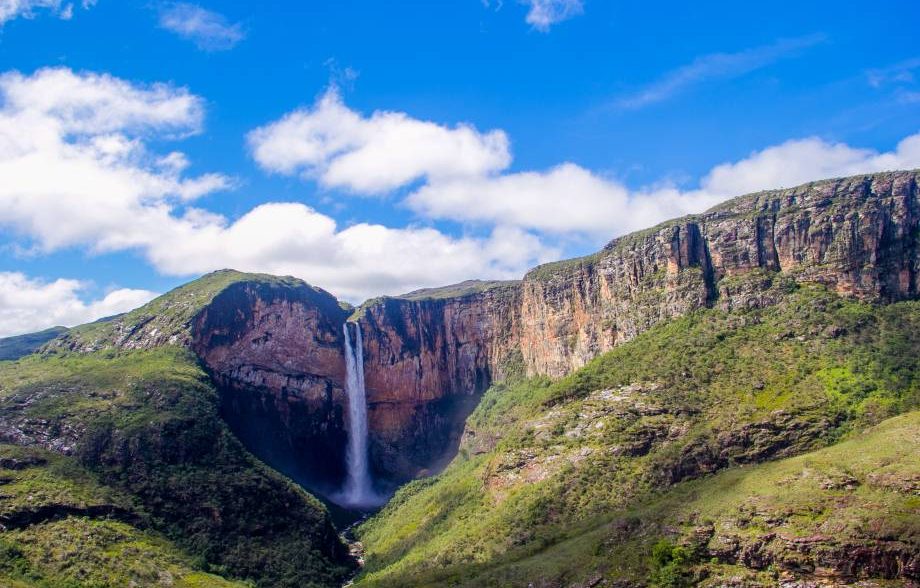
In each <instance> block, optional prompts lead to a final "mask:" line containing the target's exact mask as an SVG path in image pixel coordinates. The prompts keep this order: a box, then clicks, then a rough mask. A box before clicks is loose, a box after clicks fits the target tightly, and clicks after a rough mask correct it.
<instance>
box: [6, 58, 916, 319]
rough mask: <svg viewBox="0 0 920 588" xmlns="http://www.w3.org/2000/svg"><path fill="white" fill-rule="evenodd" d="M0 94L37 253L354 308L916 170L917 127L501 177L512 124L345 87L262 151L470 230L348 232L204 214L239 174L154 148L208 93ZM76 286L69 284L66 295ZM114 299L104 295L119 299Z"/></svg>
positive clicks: (83, 87) (56, 74) (34, 81)
mask: <svg viewBox="0 0 920 588" xmlns="http://www.w3.org/2000/svg"><path fill="white" fill-rule="evenodd" d="M0 96H2V99H3V101H2V104H0V177H3V178H4V181H3V182H2V183H0V225H3V226H5V227H8V228H10V229H12V230H13V231H14V232H16V233H18V234H19V235H21V236H22V237H24V238H25V240H26V241H25V245H27V246H31V248H32V249H33V250H35V251H38V252H50V251H55V250H59V249H62V248H67V247H84V248H88V249H90V250H91V251H94V252H106V251H122V250H133V251H136V252H138V253H139V254H140V255H142V256H143V257H144V258H146V259H147V260H148V261H149V262H150V263H151V265H152V266H153V267H154V268H155V269H156V270H157V271H159V272H161V273H165V274H169V275H176V276H192V275H195V274H199V273H202V272H206V271H210V270H214V269H219V268H222V267H235V268H237V269H240V270H246V271H260V272H269V273H280V274H291V275H296V276H298V277H301V278H303V279H305V280H306V281H308V282H310V283H314V284H316V285H318V286H322V287H324V288H327V289H329V290H331V291H332V292H334V293H335V294H337V295H339V296H342V297H345V298H346V299H348V300H350V301H354V302H358V301H360V300H362V299H363V298H366V297H369V296H373V295H379V294H395V293H399V292H405V291H408V290H412V289H416V288H420V287H427V286H436V285H443V284H445V283H451V282H456V281H460V280H463V279H468V278H471V277H482V278H513V277H519V276H520V275H521V274H522V273H523V272H524V270H526V269H527V268H529V267H531V266H532V265H534V264H536V263H539V262H543V261H549V260H552V259H555V258H558V257H559V256H560V255H561V254H562V250H561V249H560V248H559V247H554V246H552V244H559V243H565V242H567V240H568V239H570V238H572V237H581V238H584V237H589V238H591V239H592V240H596V241H598V242H600V241H602V240H607V239H609V238H611V237H613V236H615V235H618V234H622V233H624V232H627V231H629V230H633V229H639V228H643V227H646V226H649V225H651V224H654V223H655V222H658V221H661V220H664V219H666V218H669V217H672V216H676V215H679V214H683V213H687V212H696V211H700V210H703V209H705V208H707V207H708V206H710V205H712V204H714V203H716V202H718V201H720V200H724V199H725V198H728V197H731V196H735V195H737V194H739V193H743V192H749V191H752V190H758V189H764V188H773V187H779V186H783V185H786V186H789V185H794V184H798V183H801V182H804V181H808V180H814V179H820V178H822V177H827V176H837V175H847V174H854V173H861V172H870V171H879V170H883V169H895V168H907V167H918V166H920V134H918V135H913V136H910V137H908V138H906V139H905V140H903V141H902V142H901V143H900V144H899V145H898V146H897V148H896V149H894V150H892V151H889V152H877V151H875V150H871V149H859V148H854V147H851V146H848V145H844V144H837V143H829V142H826V141H822V140H820V139H816V138H810V139H803V140H798V141H789V142H786V143H783V144H781V145H777V146H773V147H769V148H767V149H764V150H762V151H758V152H755V153H752V154H751V155H750V156H748V157H747V158H745V159H742V160H740V161H735V162H729V163H725V164H722V165H719V166H716V167H714V168H713V169H712V170H711V171H710V172H709V173H708V174H706V175H705V176H703V177H702V179H701V180H700V182H699V184H698V186H696V187H694V188H693V189H689V190H682V189H680V188H678V187H676V186H668V185H665V186H655V187H649V188H645V189H639V190H632V189H629V188H628V187H627V186H625V185H624V184H622V183H621V182H618V181H616V180H614V179H610V178H606V177H602V176H599V175H597V174H595V173H593V172H591V171H589V170H586V169H584V168H581V167H579V166H577V165H575V164H572V163H566V164H562V165H559V166H556V167H554V168H551V169H549V170H545V171H525V172H514V173H510V172H504V171H503V170H506V169H507V166H508V165H509V164H510V159H511V156H510V149H509V147H508V140H507V137H506V136H505V134H504V133H502V132H501V131H491V132H490V133H486V134H482V133H479V132H477V131H475V130H474V129H472V128H471V127H464V126H459V127H445V126H439V125H436V124H434V123H431V122H425V121H419V120H415V119H412V118H411V117H409V116H408V115H406V114H403V113H376V114H374V115H372V116H370V117H362V116H361V115H359V114H357V113H354V112H353V111H351V110H349V109H348V108H347V107H345V106H344V105H343V104H342V103H341V99H340V98H339V97H338V96H335V95H327V96H326V97H324V98H323V100H322V101H321V102H320V103H319V104H317V106H316V107H315V108H314V109H312V110H309V111H298V112H297V113H294V114H297V115H298V116H293V115H289V116H288V117H285V118H284V119H282V120H281V121H279V122H278V123H274V124H272V125H268V126H267V127H264V128H263V129H260V130H259V131H256V132H255V133H253V135H252V137H253V138H252V139H251V140H252V141H253V150H254V154H255V155H256V157H260V156H262V157H267V161H271V162H272V165H275V166H277V169H279V171H280V170H287V172H286V173H302V174H305V175H306V176H307V177H315V178H317V179H318V180H319V181H320V182H325V183H326V184H329V185H335V186H341V187H344V188H347V189H349V190H352V191H355V192H363V193H377V192H379V191H383V190H387V189H395V188H406V187H410V189H412V188H411V186H413V185H415V184H416V183H420V186H418V187H416V188H415V189H414V191H413V192H411V193H410V194H409V196H408V197H407V198H406V200H405V201H404V203H405V204H406V205H407V206H409V207H410V208H411V209H413V210H415V211H416V212H417V213H418V214H420V215H421V216H422V217H425V218H428V219H445V220H447V221H459V222H461V223H469V224H470V225H471V227H468V228H472V229H475V232H473V233H469V234H468V235H465V236H460V237H454V236H450V235H447V234H445V233H443V232H441V231H439V230H437V229H435V228H432V227H426V226H406V227H386V226H382V225H379V224H369V223H360V224H355V225H352V226H340V225H339V224H337V222H336V221H335V220H334V219H333V218H331V217H329V216H326V215H324V214H322V213H320V212H318V211H316V210H314V209H312V208H310V207H308V206H305V205H304V204H302V203H291V202H288V203H284V202H267V203H264V204H262V205H260V206H257V207H256V208H254V209H252V210H250V211H248V212H247V213H245V214H243V215H242V216H241V217H240V218H238V219H229V218H226V217H224V216H222V215H219V214H215V213H213V212H210V211H208V210H205V209H203V208H198V207H195V205H194V202H195V199H196V198H199V197H201V196H204V195H206V194H209V193H211V192H213V191H214V190H218V189H221V188H225V187H227V186H228V185H229V184H231V180H229V179H228V178H226V177H225V176H222V175H219V174H206V175H201V176H190V175H188V170H189V167H190V164H189V161H188V159H187V157H186V156H185V155H184V154H183V153H181V152H179V151H172V152H166V153H153V152H152V151H151V149H150V147H149V145H150V144H151V142H152V141H153V140H162V139H169V138H172V139H176V138H181V137H183V136H186V135H188V134H191V133H195V132H198V131H199V130H200V129H201V126H202V119H203V108H202V105H201V100H200V99H199V98H198V97H196V96H194V95H191V94H190V93H189V92H188V91H187V90H185V89H181V88H174V87H172V86H165V85H155V86H140V85H137V84H132V83H129V82H126V81H124V80H118V79H116V78H112V77H110V76H99V75H94V74H85V73H84V74H78V73H74V72H72V71H70V70H67V69H49V70H40V71H38V72H36V73H34V74H32V75H31V76H25V75H22V74H19V73H15V72H14V73H7V74H3V75H0ZM323 101H326V102H327V104H325V105H324V104H323V103H322V102H323ZM288 123H290V124H291V127H292V128H293V129H294V131H296V132H290V133H289V132H288V129H287V128H286V125H287V124H288ZM279 129H281V130H282V131H284V132H280V131H279ZM304 129H306V131H304ZM407 129H408V130H407ZM276 131H279V132H276ZM279 137H280V138H282V139H284V140H281V139H279ZM419 137H423V139H424V140H423V139H419ZM263 139H264V140H263ZM278 140H280V141H281V143H280V144H279V143H275V141H278ZM287 140H290V141H291V142H290V144H289V145H286V144H285V141H287ZM425 146H427V147H428V148H429V151H430V153H426V152H425V150H424V149H423V147H425ZM260 148H264V149H265V151H262V152H261V155H260V151H259V149H260ZM458 158H459V159H461V160H462V161H460V162H459V163H458V161H457V159H458ZM336 170H340V171H336ZM342 170H344V171H342ZM7 234H8V235H9V233H7ZM479 235H485V236H479ZM548 243H549V244H550V245H547V244H548ZM15 245H20V243H15ZM17 279H18V280H19V283H25V282H29V280H28V279H27V278H21V277H20V278H17ZM23 280H25V282H24V281H23ZM8 282H9V283H14V281H13V279H12V278H9V279H8ZM52 284H57V282H52ZM68 284H69V283H68V282H66V281H65V282H62V283H61V284H58V286H57V288H58V290H61V291H65V292H66V291H67V286H68ZM40 285H41V286H42V288H45V287H47V286H48V284H40ZM11 288H13V287H12V286H11ZM33 289H35V288H33ZM39 289H40V288H39ZM58 290H54V289H52V290H51V291H58ZM70 291H72V292H77V291H78V288H77V286H75V285H73V286H72V288H71V290H70ZM62 296H63V295H62ZM126 297H128V298H130V296H128V295H126ZM116 298H117V297H116ZM106 300H108V302H105V301H102V302H100V303H99V304H103V302H104V303H105V305H108V306H105V305H103V306H104V307H105V308H108V307H109V306H115V301H113V299H110V298H107V299H106ZM17 304H22V303H21V302H17ZM125 304H127V302H126V303H125ZM84 306H86V307H88V308H103V306H98V307H97V306H93V304H91V303H90V304H85V305H84ZM12 307H13V306H11V308H12ZM70 307H71V308H77V309H79V308H80V306H79V305H77V306H73V305H71V306H70ZM74 312H76V311H74ZM86 312H87V313H88V314H92V313H89V311H86ZM93 312H95V311H93ZM100 312H101V311H100ZM14 314H15V313H14ZM21 316H22V317H24V318H23V319H22V320H23V321H24V322H21V323H17V326H15V327H6V328H8V329H9V330H10V331H11V330H12V329H13V328H16V329H20V330H34V329H36V328H39V327H40V326H42V325H47V323H48V321H49V320H51V318H48V319H45V318H43V317H42V314H41V313H40V312H34V313H32V314H29V313H28V312H26V311H23V312H22V313H21ZM30 316H31V317H33V318H32V319H29V318H28V317H30ZM74 316H76V314H75V315H74ZM39 319H41V320H39ZM5 320H8V321H12V320H14V319H11V318H7V319H5ZM54 320H59V319H54ZM74 320H76V319H74Z"/></svg>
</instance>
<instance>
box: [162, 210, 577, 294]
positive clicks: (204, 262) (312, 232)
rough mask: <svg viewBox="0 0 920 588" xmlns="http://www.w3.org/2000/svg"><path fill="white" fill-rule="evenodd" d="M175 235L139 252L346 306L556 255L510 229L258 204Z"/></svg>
mask: <svg viewBox="0 0 920 588" xmlns="http://www.w3.org/2000/svg"><path fill="white" fill-rule="evenodd" d="M177 229H180V230H178V231H177V232H176V234H175V235H174V236H173V237H172V238H171V240H170V241H169V242H163V243H152V244H150V246H149V247H148V249H147V252H148V256H149V258H150V260H151V262H152V263H153V264H154V265H155V266H156V267H157V268H159V269H160V270H161V271H164V272H166V273H170V274H174V275H187V274H197V273H201V272H205V271H210V270H214V269H218V268H220V267H233V268H236V269H239V270H242V271H258V272H267V273H272V274H285V275H295V276H299V277H301V278H303V279H305V280H307V281H308V282H311V283H313V284H316V285H319V286H322V287H324V288H327V289H329V290H331V291H332V292H334V293H335V294H336V295H338V296H340V297H343V298H345V299H347V300H349V301H352V302H360V301H362V300H364V299H366V298H369V297H371V296H376V295H380V294H398V293H402V292H407V291H410V290H415V289H417V288H421V287H427V286H435V285H443V284H450V283H453V282H457V281H461V280H463V279H468V278H470V277H481V278H493V279H513V278H519V277H520V276H521V275H522V274H523V272H524V271H525V270H526V269H527V268H529V267H531V266H533V265H534V264H537V263H542V262H545V261H550V260H553V259H556V258H558V256H559V251H558V250H555V249H552V248H550V247H546V246H544V245H543V244H542V243H541V242H540V240H539V239H537V237H535V236H534V235H532V234H530V233H528V232H526V231H523V230H521V229H517V228H510V227H497V228H495V229H493V230H492V232H491V234H490V235H489V236H488V237H487V238H473V237H469V238H465V237H461V238H453V237H449V236H447V235H445V234H443V233H441V232H439V231H437V230H435V229H432V228H427V227H412V226H410V227H404V228H390V227H385V226H382V225H379V224H369V223H360V224H356V225H352V226H347V227H339V226H337V224H336V222H335V221H334V220H333V219H332V218H330V217H328V216H326V215H323V214H321V213H319V212H317V211H315V210H313V209H311V208H309V207H307V206H304V205H303V204H299V203H268V204H263V205H261V206H258V207H256V208H254V209H253V210H251V211H250V212H248V213H247V214H246V215H244V216H243V217H241V218H240V219H238V220H236V221H235V222H232V223H226V224H220V223H212V224H209V225H206V226H197V227H189V226H186V227H181V228H180V227H177Z"/></svg>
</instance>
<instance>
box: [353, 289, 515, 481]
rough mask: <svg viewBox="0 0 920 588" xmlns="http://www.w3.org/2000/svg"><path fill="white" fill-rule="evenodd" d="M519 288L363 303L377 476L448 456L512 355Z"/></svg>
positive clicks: (421, 469) (422, 468)
mask: <svg viewBox="0 0 920 588" xmlns="http://www.w3.org/2000/svg"><path fill="white" fill-rule="evenodd" d="M476 286H478V287H476ZM518 294H519V284H518V283H517V282H507V283H491V284H476V285H473V287H472V288H470V289H467V290H464V291H463V292H462V293H460V294H459V295H457V296H451V297H439V292H438V291H429V292H426V293H424V294H421V295H419V296H409V297H404V298H385V299H382V300H380V301H378V302H376V303H373V304H371V305H368V306H367V307H366V308H365V309H364V312H363V313H362V314H361V315H360V317H359V318H358V321H357V322H358V324H359V325H360V326H361V330H362V333H363V335H364V366H365V381H366V388H367V398H368V417H369V429H370V441H371V444H370V451H371V459H372V462H373V464H374V467H375V469H376V473H377V475H378V477H379V476H383V477H384V478H387V477H389V478H391V479H392V478H395V479H396V480H404V479H406V478H411V477H414V476H415V475H418V474H422V473H425V472H426V471H431V470H432V469H437V468H439V467H440V466H441V465H443V464H445V463H446V461H447V460H448V459H449V458H450V457H452V456H453V452H454V451H456V448H457V445H458V443H459V439H460V434H461V433H462V431H463V423H464V421H465V420H466V417H467V416H469V413H470V412H471V411H472V409H473V408H475V405H476V403H477V402H478V399H479V395H480V394H481V393H482V392H484V391H485V389H486V388H488V387H489V385H490V383H491V382H492V381H493V380H494V379H496V378H500V377H501V376H502V373H503V372H502V370H503V369H505V367H506V365H507V364H508V362H509V361H510V360H512V359H513V357H512V355H513V350H514V349H515V341H516V336H515V332H514V328H515V320H514V315H515V309H516V308H517V301H518Z"/></svg>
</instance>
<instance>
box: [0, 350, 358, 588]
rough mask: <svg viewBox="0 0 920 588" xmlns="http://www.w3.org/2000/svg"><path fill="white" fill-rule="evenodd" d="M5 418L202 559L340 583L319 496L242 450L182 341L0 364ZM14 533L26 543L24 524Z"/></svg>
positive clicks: (94, 555)
mask: <svg viewBox="0 0 920 588" xmlns="http://www.w3.org/2000/svg"><path fill="white" fill-rule="evenodd" d="M0 425H2V427H3V430H2V432H3V434H4V436H5V437H6V438H7V439H9V438H12V439H14V440H16V441H17V442H20V443H23V442H24V443H39V444H41V445H43V446H46V447H52V448H55V449H57V450H58V451H68V452H71V453H72V454H73V456H74V457H73V458H70V461H73V462H74V463H75V464H79V465H81V466H82V467H84V468H86V469H87V470H89V471H91V472H92V473H93V476H94V477H95V479H97V480H98V481H99V483H100V484H102V485H104V486H107V487H109V488H113V489H116V490H117V491H118V492H120V493H121V494H123V495H127V496H129V497H131V498H132V500H133V501H134V502H133V507H132V511H131V512H133V513H134V514H135V515H136V516H137V517H138V519H139V520H140V521H141V522H143V524H144V525H147V526H149V527H150V528H152V529H155V530H156V531H158V532H160V533H162V534H164V535H165V536H166V537H167V538H169V539H170V540H171V541H173V542H175V543H176V544H177V545H178V546H179V547H180V548H181V549H182V550H184V551H186V552H187V553H189V554H192V555H193V556H195V557H196V561H198V562H199V563H200V565H201V568H202V569H204V570H207V571H212V572H215V573H218V574H221V575H226V576H228V577H237V578H252V579H255V580H257V581H258V582H259V584H260V585H264V586H297V587H300V586H331V585H338V583H340V580H341V578H342V577H344V576H345V575H346V574H347V573H348V570H349V564H348V561H347V558H346V556H345V554H344V547H343V546H342V545H341V544H340V543H339V541H338V538H337V537H336V534H335V531H334V529H333V528H332V525H331V522H330V520H329V518H328V514H327V512H326V510H325V508H324V507H323V506H322V505H321V504H320V503H319V502H318V501H316V500H315V499H314V498H313V497H311V496H310V495H308V494H307V493H305V492H304V491H302V490H301V489H300V488H299V487H296V486H295V485H294V484H292V483H291V482H289V481H287V480H286V479H284V478H282V477H281V476H280V475H278V474H276V473H275V472H274V471H272V470H270V469H268V468H267V467H265V466H263V465H262V464H261V463H260V462H258V461H257V460H256V459H255V458H253V457H252V456H251V455H249V454H248V453H247V452H246V451H245V450H244V448H243V447H242V445H241V444H240V443H239V442H238V441H237V440H236V438H235V437H233V435H232V434H231V433H230V432H229V430H228V429H227V427H226V426H225V425H224V424H223V421H222V420H221V419H220V418H219V415H218V412H217V392H216V390H215V389H214V388H213V387H212V386H211V384H210V383H209V381H208V379H207V377H206V375H205V374H204V373H203V372H202V370H201V369H200V368H199V366H198V365H197V363H196V362H195V359H194V357H193V356H192V355H191V354H190V353H189V352H186V351H184V350H182V349H180V348H177V347H171V346H166V347H161V348H156V349H151V350H136V351H115V350H105V351H99V352H95V353H84V354H77V353H63V354H57V355H50V356H44V357H42V356H30V357H27V358H24V359H22V360H20V361H18V362H7V363H4V364H0ZM5 500H6V499H5V498H0V504H3V503H4V501H5ZM91 529H96V530H99V532H100V533H103V534H104V533H106V532H108V531H107V530H104V529H101V528H99V527H91ZM62 532H63V531H62ZM13 539H15V541H14V543H15V545H17V546H18V547H19V548H22V549H25V547H23V545H24V543H22V542H23V541H25V542H26V543H28V541H27V538H26V537H25V536H21V535H17V536H16V537H14V538H13ZM20 540H21V541H20ZM92 545H96V544H95V543H93V544H92ZM106 549H108V547H106ZM103 555H104V554H100V553H99V552H98V551H95V550H93V549H90V550H89V551H87V552H86V554H85V557H83V558H80V559H79V560H78V561H80V562H82V565H84V566H90V567H92V565H93V564H92V563H91V562H93V561H94V560H96V559H98V558H99V557H102V556H103ZM99 585H100V586H101V585H113V586H114V585H122V584H118V583H115V584H99Z"/></svg>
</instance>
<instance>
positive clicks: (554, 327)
mask: <svg viewBox="0 0 920 588" xmlns="http://www.w3.org/2000/svg"><path fill="white" fill-rule="evenodd" d="M918 178H920V173H918V172H916V171H914V172H894V173H886V174H877V175H872V176H857V177H852V178H846V179H841V180H828V181H823V182H815V183H812V184H807V185H804V186H799V187H797V188H792V189H788V190H777V191H770V192H761V193H758V194H752V195H749V196H744V197H741V198H736V199H734V200H731V201H729V202H727V203H725V204H724V205H721V206H719V207H717V208H715V209H713V210H711V211H709V212H707V213H705V214H702V215H699V216H694V217H687V218H683V219H679V220H677V221H673V222H668V223H664V224H662V225H660V226H658V227H655V228H653V229H649V230H646V231H642V232H639V233H634V234H632V235H627V236H625V237H622V238H619V239H616V240H615V241H613V242H612V243H610V245H608V246H607V247H606V248H605V249H604V250H603V251H601V252H600V253H597V254H595V255H592V256H589V257H586V258H582V259H577V260H571V261H565V262H560V263H556V264H550V265H547V266H542V267H539V268H536V269H535V270H533V271H532V272H530V273H529V274H528V275H527V276H526V277H525V279H524V281H523V286H522V290H523V292H522V294H521V306H520V312H519V316H518V321H519V325H518V327H517V330H518V332H519V333H520V338H521V339H520V348H521V352H522V354H523V357H524V361H525V363H526V366H527V369H528V372H529V373H531V374H535V373H544V374H551V375H561V374H564V373H567V372H568V371H571V370H572V369H574V368H577V367H580V366H582V365H584V364H585V363H586V362H587V361H588V360H589V359H591V358H592V357H594V356H595V355H597V354H599V353H602V352H604V351H607V350H609V349H610V348H612V347H613V346H614V345H617V344H618V343H621V342H623V341H627V340H629V339H632V338H633V337H635V336H636V335H637V334H638V333H641V332H642V331H644V330H646V329H648V328H649V327H650V326H652V325H654V324H655V323H657V322H659V321H662V320H665V319H668V318H671V317H674V316H677V315H681V314H684V313H686V312H689V311H692V310H694V309H698V308H701V307H704V306H712V305H716V306H719V307H722V308H726V309H731V308H736V307H741V306H765V305H769V304H771V303H772V302H773V301H774V300H775V298H776V296H778V295H781V288H780V289H779V290H778V286H780V285H781V284H780V282H783V281H789V280H795V281H800V282H819V283H822V284H826V285H827V286H829V287H830V288H832V289H834V290H836V291H837V292H839V293H841V294H844V295H849V296H855V297H858V298H863V299H874V300H886V301H893V300H900V299H904V298H909V297H913V296H916V295H917V293H918V290H920V281H918V280H920V247H918V219H920V203H918V188H917V185H918Z"/></svg>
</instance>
